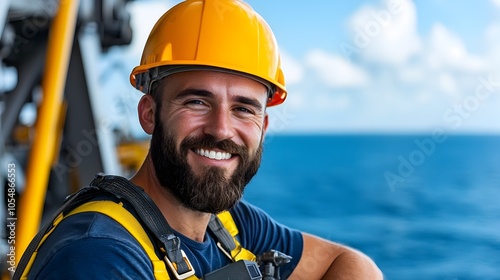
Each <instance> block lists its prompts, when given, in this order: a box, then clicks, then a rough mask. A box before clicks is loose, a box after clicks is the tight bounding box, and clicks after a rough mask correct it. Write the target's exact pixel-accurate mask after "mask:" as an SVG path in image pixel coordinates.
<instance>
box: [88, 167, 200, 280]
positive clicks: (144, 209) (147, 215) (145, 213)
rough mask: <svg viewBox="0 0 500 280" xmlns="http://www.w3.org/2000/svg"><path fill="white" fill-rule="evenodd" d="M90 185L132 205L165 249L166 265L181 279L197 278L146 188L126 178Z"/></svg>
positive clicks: (102, 178) (101, 178)
mask: <svg viewBox="0 0 500 280" xmlns="http://www.w3.org/2000/svg"><path fill="white" fill-rule="evenodd" d="M90 185H91V186H96V187H98V188H99V189H102V190H105V191H107V192H109V193H111V194H113V195H115V196H116V197H118V198H124V199H125V200H127V201H128V202H130V204H131V205H132V207H133V208H134V210H135V211H136V212H137V215H138V216H139V218H140V219H141V220H142V221H143V222H144V224H145V225H146V226H147V227H148V228H149V230H151V232H152V233H153V234H154V235H155V236H156V237H157V238H158V239H159V240H160V241H161V242H162V244H163V245H164V248H165V250H166V259H165V261H166V262H167V264H168V265H169V267H170V268H171V269H172V270H173V271H172V272H173V273H174V274H175V275H176V277H177V278H178V279H186V278H188V277H189V276H191V275H194V273H195V271H194V268H193V267H192V266H191V264H190V263H189V260H188V259H187V258H186V257H185V254H184V252H183V251H182V249H181V241H180V239H179V237H177V236H175V234H174V232H173V230H172V228H171V227H170V225H169V224H168V223H167V220H166V219H165V217H164V216H163V215H162V213H161V211H160V209H158V207H157V206H156V204H155V203H154V202H153V200H152V199H151V198H150V197H149V196H148V195H147V194H146V192H144V190H143V189H142V188H140V187H138V186H135V185H133V184H132V183H131V182H130V181H129V180H127V179H126V178H124V177H120V176H112V175H107V176H105V175H102V174H98V175H97V176H96V178H95V179H94V180H93V181H92V182H91V183H90Z"/></svg>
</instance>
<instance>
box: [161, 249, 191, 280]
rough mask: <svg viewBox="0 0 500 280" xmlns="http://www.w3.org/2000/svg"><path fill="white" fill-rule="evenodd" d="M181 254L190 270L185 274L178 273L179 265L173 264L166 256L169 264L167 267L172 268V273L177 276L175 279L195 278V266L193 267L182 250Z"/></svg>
mask: <svg viewBox="0 0 500 280" xmlns="http://www.w3.org/2000/svg"><path fill="white" fill-rule="evenodd" d="M181 254H182V259H183V260H184V261H185V262H186V264H187V266H188V267H189V270H188V271H186V272H184V273H181V274H179V272H178V271H177V264H175V263H172V262H171V261H170V260H169V259H168V256H167V255H166V256H165V262H166V263H167V265H168V266H169V267H170V271H172V273H173V274H174V275H175V277H176V278H177V279H179V280H182V279H187V278H188V277H190V276H193V275H194V268H193V266H192V265H191V262H190V261H189V259H188V258H187V256H186V253H184V251H183V250H181Z"/></svg>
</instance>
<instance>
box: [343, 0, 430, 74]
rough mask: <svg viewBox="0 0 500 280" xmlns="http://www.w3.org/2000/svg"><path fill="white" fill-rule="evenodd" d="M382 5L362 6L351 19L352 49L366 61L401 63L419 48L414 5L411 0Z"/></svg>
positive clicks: (388, 2) (387, 2)
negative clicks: (354, 48) (355, 49)
mask: <svg viewBox="0 0 500 280" xmlns="http://www.w3.org/2000/svg"><path fill="white" fill-rule="evenodd" d="M383 3H384V4H383V5H382V6H380V7H372V6H365V7H363V8H361V9H359V10H358V11H357V12H356V13H355V14H354V15H353V16H352V17H351V19H350V21H349V23H350V27H351V29H352V30H353V32H354V37H353V43H354V46H355V47H356V48H357V50H358V52H359V53H360V55H361V57H363V58H364V59H366V60H368V61H373V62H379V63H390V64H404V63H405V62H407V61H408V59H410V58H411V57H412V56H413V55H414V54H416V53H417V52H418V51H420V48H421V42H420V38H419V36H418V35H417V12H416V7H415V4H414V3H413V2H412V1H411V0H386V1H384V2H383Z"/></svg>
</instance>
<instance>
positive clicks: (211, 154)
mask: <svg viewBox="0 0 500 280" xmlns="http://www.w3.org/2000/svg"><path fill="white" fill-rule="evenodd" d="M195 153H197V154H198V155H200V156H204V157H207V158H209V159H215V160H225V159H230V158H231V157H232V155H231V154H230V153H226V152H216V151H210V150H204V149H196V150H195Z"/></svg>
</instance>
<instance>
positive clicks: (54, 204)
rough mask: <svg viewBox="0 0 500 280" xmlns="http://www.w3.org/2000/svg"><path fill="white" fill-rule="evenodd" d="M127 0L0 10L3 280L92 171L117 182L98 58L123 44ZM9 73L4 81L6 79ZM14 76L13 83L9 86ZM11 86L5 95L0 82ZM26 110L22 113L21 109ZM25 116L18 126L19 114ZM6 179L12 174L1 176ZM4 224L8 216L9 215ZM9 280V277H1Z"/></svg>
mask: <svg viewBox="0 0 500 280" xmlns="http://www.w3.org/2000/svg"><path fill="white" fill-rule="evenodd" d="M127 2H128V0H84V1H78V0H15V1H14V0H2V1H0V131H1V136H0V137H1V138H0V163H1V164H2V166H0V180H1V182H2V185H1V186H2V189H3V191H1V192H0V199H1V200H0V204H1V205H2V206H1V207H0V221H4V223H5V224H7V221H8V219H9V218H10V219H11V220H13V221H14V223H15V225H16V230H15V234H16V235H15V238H16V239H15V245H14V244H10V243H9V242H8V239H7V237H8V236H9V232H8V231H9V229H8V228H7V227H6V226H2V227H1V228H0V233H1V235H2V238H1V239H0V259H1V260H2V261H1V265H0V269H1V270H2V272H3V274H2V275H4V277H7V276H8V267H6V265H7V264H8V259H5V260H4V259H3V258H6V256H7V254H8V253H9V250H11V249H12V246H13V245H14V247H15V255H16V257H15V259H16V261H18V260H19V259H20V256H21V254H22V252H23V251H24V249H25V248H26V247H27V245H28V243H29V241H30V240H31V238H32V237H33V236H34V235H35V234H36V232H37V231H38V228H39V226H40V224H41V222H43V218H44V217H47V216H49V215H50V214H51V213H52V212H53V211H55V209H57V208H58V207H59V205H61V204H62V201H63V198H64V197H65V196H66V195H68V194H69V193H71V192H73V191H75V190H76V189H78V188H80V187H81V186H83V185H85V184H86V183H88V182H90V181H91V179H92V178H93V177H94V175H95V174H96V173H98V172H105V173H114V174H120V173H123V172H122V171H123V170H122V165H121V164H120V158H119V155H118V150H117V145H118V144H119V143H118V142H119V141H118V140H117V139H116V137H115V136H114V134H113V133H110V132H109V129H108V128H107V127H105V126H106V124H105V123H102V122H101V120H102V119H103V117H104V116H106V112H102V111H100V109H99V106H96V105H97V104H98V103H99V102H100V98H99V94H100V92H99V88H98V71H97V70H96V69H93V67H95V65H96V61H98V59H99V57H100V56H101V55H103V53H105V52H106V51H107V50H108V49H109V48H111V47H113V46H120V45H127V44H129V43H130V41H131V38H132V30H131V27H130V15H129V14H128V12H127V10H126V4H127ZM9 73H15V74H11V75H10V76H11V78H6V77H8V76H9V75H8V74H9ZM12 76H15V77H12ZM9 79H10V80H12V79H14V80H16V81H15V82H14V83H12V84H14V85H13V87H10V88H9V85H8V82H7V81H8V80H9ZM27 108H28V109H27ZM29 108H31V111H34V112H32V113H31V114H34V115H35V117H34V121H33V122H31V123H29V122H28V123H26V122H23V121H22V118H21V117H20V116H21V115H22V112H23V111H29ZM7 164H14V165H13V166H15V176H16V181H15V182H16V186H15V189H16V197H15V198H16V199H15V201H16V203H15V207H14V213H15V217H14V216H12V215H11V214H9V213H7V212H6V209H7V204H6V201H7V197H6V196H7V188H9V186H10V185H9V184H8V177H9V176H8V175H9V174H7ZM10 175H12V174H10ZM9 215H10V216H9ZM7 279H8V278H7Z"/></svg>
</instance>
